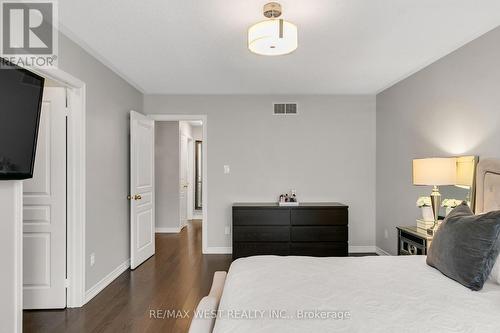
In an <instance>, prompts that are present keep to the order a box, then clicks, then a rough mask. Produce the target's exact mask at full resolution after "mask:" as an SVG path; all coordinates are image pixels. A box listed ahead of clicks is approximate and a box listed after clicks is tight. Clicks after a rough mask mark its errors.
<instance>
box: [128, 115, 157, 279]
mask: <svg viewBox="0 0 500 333" xmlns="http://www.w3.org/2000/svg"><path fill="white" fill-rule="evenodd" d="M154 165H155V163H154V121H153V120H151V119H149V118H147V117H146V116H144V115H143V114H140V113H138V112H135V111H131V112H130V197H129V199H130V249H131V254H130V266H131V268H132V269H135V268H136V267H137V266H139V265H140V264H142V263H143V262H144V261H146V260H147V259H148V258H149V257H151V256H152V255H154V254H155V206H154V203H155V199H154V179H155V178H154Z"/></svg>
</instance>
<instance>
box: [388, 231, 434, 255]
mask: <svg viewBox="0 0 500 333" xmlns="http://www.w3.org/2000/svg"><path fill="white" fill-rule="evenodd" d="M396 229H397V230H398V255H427V250H428V249H429V246H430V245H431V242H432V236H429V235H427V233H426V232H425V231H421V230H420V229H418V228H417V227H416V226H404V227H403V226H401V227H396Z"/></svg>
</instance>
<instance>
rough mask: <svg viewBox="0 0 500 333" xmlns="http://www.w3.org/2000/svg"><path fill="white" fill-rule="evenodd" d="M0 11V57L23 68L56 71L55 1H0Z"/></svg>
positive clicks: (56, 28) (56, 30)
mask: <svg viewBox="0 0 500 333" xmlns="http://www.w3.org/2000/svg"><path fill="white" fill-rule="evenodd" d="M0 8H1V12H0V17H1V22H2V23H1V25H0V29H1V33H0V38H1V41H0V47H1V49H0V56H1V57H2V58H5V59H6V60H8V61H10V62H12V63H14V64H16V65H19V66H23V67H27V66H29V67H38V68H50V67H57V52H58V26H57V24H58V20H57V19H58V11H57V1H55V0H45V1H38V0H31V1H1V6H0Z"/></svg>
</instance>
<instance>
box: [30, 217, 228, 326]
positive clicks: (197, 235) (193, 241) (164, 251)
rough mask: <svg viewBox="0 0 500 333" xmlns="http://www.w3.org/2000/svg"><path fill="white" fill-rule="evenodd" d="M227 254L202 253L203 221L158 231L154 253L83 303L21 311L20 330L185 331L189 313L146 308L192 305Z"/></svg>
mask: <svg viewBox="0 0 500 333" xmlns="http://www.w3.org/2000/svg"><path fill="white" fill-rule="evenodd" d="M230 263H231V256H230V255H202V254H201V221H199V220H192V221H190V222H189V223H188V225H187V227H186V228H184V229H183V230H182V231H181V232H180V233H179V234H156V254H155V255H154V256H153V257H151V258H150V259H149V260H147V261H146V262H145V263H143V264H142V265H141V266H139V267H138V268H137V269H136V270H134V271H130V270H128V271H126V272H125V273H123V274H122V275H120V276H119V277H118V278H117V279H116V280H115V281H113V282H112V283H111V284H110V285H109V286H108V287H107V288H105V289H104V290H103V291H102V292H101V293H100V294H99V295H97V296H96V297H94V298H93V299H92V300H91V301H90V302H89V303H87V304H86V305H85V306H84V307H82V308H78V309H66V310H48V311H24V316H23V326H24V332H51V333H52V332H168V333H170V332H187V330H188V328H189V323H190V318H179V319H168V318H165V319H159V318H157V319H154V318H150V310H180V311H182V310H185V311H187V310H191V311H192V310H194V308H195V307H196V305H197V303H198V301H199V300H200V299H201V298H202V297H203V296H205V295H207V294H208V292H209V290H210V286H211V282H212V277H213V273H214V272H215V271H218V270H225V271H227V270H228V268H229V265H230Z"/></svg>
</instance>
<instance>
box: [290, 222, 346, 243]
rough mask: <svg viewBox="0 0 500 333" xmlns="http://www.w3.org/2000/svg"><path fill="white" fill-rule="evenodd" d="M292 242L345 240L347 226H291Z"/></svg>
mask: <svg viewBox="0 0 500 333" xmlns="http://www.w3.org/2000/svg"><path fill="white" fill-rule="evenodd" d="M290 237H291V240H292V242H347V239H348V230H347V226H329V227H321V226H312V227H305V226H293V227H292V230H291V236H290Z"/></svg>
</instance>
